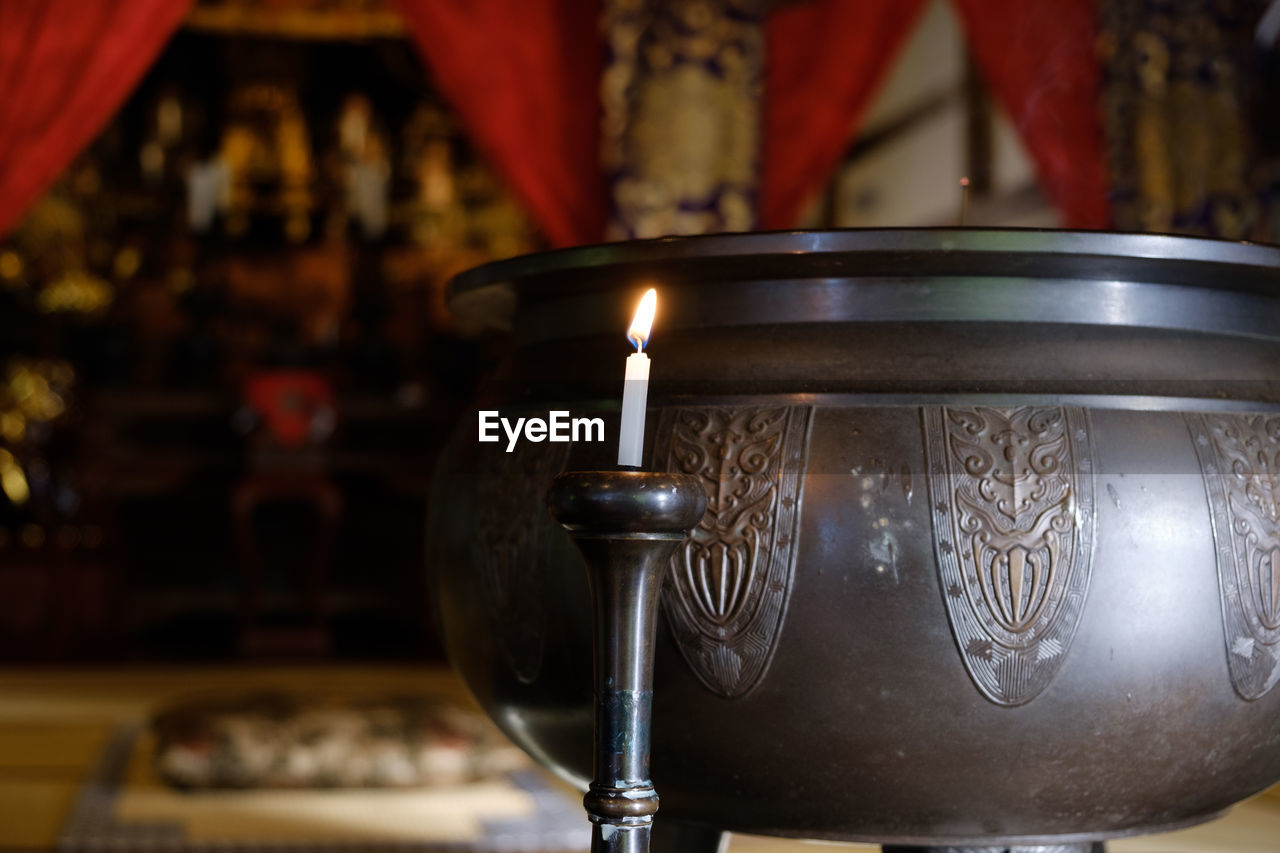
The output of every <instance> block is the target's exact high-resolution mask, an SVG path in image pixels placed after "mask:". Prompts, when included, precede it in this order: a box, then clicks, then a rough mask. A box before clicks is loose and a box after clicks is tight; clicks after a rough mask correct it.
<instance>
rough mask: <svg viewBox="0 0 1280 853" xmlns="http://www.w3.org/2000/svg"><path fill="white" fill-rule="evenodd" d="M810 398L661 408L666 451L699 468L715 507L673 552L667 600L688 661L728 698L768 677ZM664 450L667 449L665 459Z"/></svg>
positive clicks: (673, 463) (786, 591)
mask: <svg viewBox="0 0 1280 853" xmlns="http://www.w3.org/2000/svg"><path fill="white" fill-rule="evenodd" d="M811 412H812V410H811V409H810V408H809V407H806V406H777V407H768V408H758V407H727V408H717V407H708V408H678V409H668V410H666V411H664V412H663V415H662V420H661V422H660V424H659V428H658V439H657V441H658V443H657V445H656V446H657V447H658V448H664V449H665V454H664V452H663V451H661V450H660V451H659V456H658V459H659V460H660V462H662V461H665V464H666V469H665V470H668V471H682V472H685V473H688V474H695V475H697V476H698V477H700V478H701V479H702V483H703V486H704V487H705V488H706V490H707V513H706V515H705V516H704V517H703V519H702V522H701V523H700V524H699V525H698V527H696V528H695V529H694V531H693V533H692V534H691V535H690V537H689V540H688V541H687V542H686V543H685V545H684V547H683V548H681V549H680V551H678V552H677V553H676V555H675V556H674V557H673V558H672V567H671V576H670V577H669V579H668V581H667V585H666V587H665V588H664V589H663V609H664V612H665V613H666V617H667V621H668V623H669V624H670V625H671V628H672V631H673V633H674V635H675V638H676V642H677V644H678V645H679V647H680V651H681V653H682V654H683V655H684V658H685V660H686V661H688V663H689V666H690V667H691V668H692V669H693V671H694V673H695V674H697V676H698V678H699V679H700V680H701V681H702V683H703V684H705V685H706V686H707V687H708V688H710V689H711V690H713V691H715V692H716V693H717V694H719V695H721V696H724V697H726V698H735V697H738V696H742V695H745V694H746V693H747V692H749V691H750V690H751V689H752V688H753V687H755V686H756V685H757V684H758V683H759V682H760V679H761V678H763V676H764V674H765V672H766V670H767V669H768V666H769V661H770V659H771V658H772V657H773V652H774V648H775V647H776V645H777V641H778V634H779V632H780V630H781V628H782V622H783V618H784V616H785V614H786V607H787V598H788V597H789V595H790V592H791V581H792V576H793V573H794V567H795V540H796V527H797V524H798V521H799V516H800V494H801V482H800V478H801V474H802V473H803V471H804V466H805V458H806V456H807V454H808V439H809V420H810V415H811ZM664 455H665V459H664Z"/></svg>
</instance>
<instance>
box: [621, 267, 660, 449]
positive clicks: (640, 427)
mask: <svg viewBox="0 0 1280 853" xmlns="http://www.w3.org/2000/svg"><path fill="white" fill-rule="evenodd" d="M657 308H658V292H657V291H656V290H654V289H653V288H649V290H647V291H645V294H644V297H643V298H641V300H640V305H639V306H638V307H637V308H636V315H635V317H634V318H633V319H632V321H631V327H630V328H628V329H627V340H629V341H631V342H632V343H633V344H635V345H636V351H635V352H634V353H632V354H631V355H630V356H629V357H628V358H627V375H626V381H625V382H624V383H623V385H622V427H621V429H620V431H619V433H618V464H619V465H626V466H629V467H632V468H639V467H640V456H641V454H642V453H643V451H644V416H645V413H646V412H647V408H646V406H645V401H646V400H647V399H648V397H649V356H647V355H645V354H644V345H645V344H647V343H648V342H649V331H650V329H652V328H653V314H654V312H655V311H656V310H657Z"/></svg>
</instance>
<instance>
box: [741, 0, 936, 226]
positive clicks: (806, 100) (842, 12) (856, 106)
mask: <svg viewBox="0 0 1280 853" xmlns="http://www.w3.org/2000/svg"><path fill="white" fill-rule="evenodd" d="M923 7H924V2H923V0H812V2H805V3H795V4H792V5H786V6H782V7H780V8H779V9H777V10H776V11H775V12H773V13H772V14H771V15H770V17H769V19H768V21H767V23H766V25H765V40H766V46H765V49H766V51H767V53H766V59H765V85H764V97H765V104H764V139H763V143H762V145H763V158H764V159H763V163H764V168H763V174H762V175H761V179H760V216H759V221H760V227H762V228H766V229H776V228H793V227H795V225H796V222H797V220H799V218H800V215H801V213H802V212H803V211H802V209H803V207H804V204H805V203H806V202H807V201H808V200H809V199H810V198H811V197H812V195H813V194H814V193H816V192H817V191H818V190H819V189H820V188H821V187H822V185H823V184H824V183H826V181H827V180H828V179H829V178H830V177H831V173H832V171H833V170H834V169H835V168H836V165H837V164H838V163H839V162H840V157H841V155H843V154H844V152H845V149H846V148H848V146H849V141H850V140H851V139H852V138H853V136H854V134H855V132H856V130H857V124H858V121H859V119H860V118H861V116H862V113H863V111H864V110H866V108H867V106H868V105H869V104H870V103H871V99H872V97H873V96H874V95H875V93H876V92H877V91H878V90H879V88H880V84H881V82H882V81H883V78H884V74H885V72H886V71H887V70H888V69H889V67H890V66H891V65H892V61H893V59H894V57H895V56H896V55H897V53H898V49H899V48H900V47H901V46H902V43H903V39H904V37H905V36H906V35H907V34H908V33H909V32H910V31H911V28H912V26H913V25H914V24H915V23H916V21H917V19H918V18H919V15H920V10H921V9H922V8H923Z"/></svg>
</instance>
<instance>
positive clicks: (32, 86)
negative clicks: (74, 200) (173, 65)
mask: <svg viewBox="0 0 1280 853" xmlns="http://www.w3.org/2000/svg"><path fill="white" fill-rule="evenodd" d="M190 5H191V0H3V2H0V235H3V234H5V233H6V232H8V230H9V229H10V228H12V227H13V225H14V224H15V223H16V222H17V221H18V220H19V219H20V218H21V216H22V214H23V212H25V211H26V209H27V207H28V205H30V204H31V203H32V202H33V201H35V200H36V198H37V197H39V195H40V193H41V192H43V191H44V190H45V188H47V187H48V186H49V184H50V183H51V182H52V181H53V179H54V178H55V177H57V175H58V173H59V172H61V171H62V170H63V169H65V168H66V167H67V164H68V163H70V162H71V160H72V158H74V157H75V155H76V154H78V153H79V152H80V150H81V149H82V148H84V147H85V146H86V145H88V144H89V142H90V141H91V140H92V139H93V137H94V136H95V135H96V134H97V133H98V131H99V130H101V129H102V126H103V125H104V124H106V122H107V119H109V118H110V117H111V116H112V115H113V114H114V113H115V111H116V110H117V109H118V108H119V107H120V104H121V103H122V102H123V101H124V99H125V97H126V96H127V95H128V94H129V92H130V91H131V90H132V89H133V87H134V85H136V84H137V82H138V80H139V78H141V77H142V74H143V72H144V71H146V70H147V68H149V67H150V66H151V63H152V61H154V60H155V58H156V55H157V54H158V53H159V52H160V49H161V48H162V47H163V46H164V44H165V42H166V41H168V39H169V36H170V35H171V34H172V33H173V31H174V29H175V28H176V27H177V26H178V24H179V23H180V22H181V21H182V19H183V17H184V16H185V15H186V13H187V9H188V7H189V6H190Z"/></svg>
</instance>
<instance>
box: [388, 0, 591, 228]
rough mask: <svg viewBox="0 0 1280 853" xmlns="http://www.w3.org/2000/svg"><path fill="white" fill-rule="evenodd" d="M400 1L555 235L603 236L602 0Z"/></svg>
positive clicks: (495, 158) (439, 71)
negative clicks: (600, 1)
mask: <svg viewBox="0 0 1280 853" xmlns="http://www.w3.org/2000/svg"><path fill="white" fill-rule="evenodd" d="M397 3H398V5H399V8H400V11H401V13H402V14H403V15H404V17H405V19H406V21H407V22H408V24H409V29H410V30H411V31H412V33H413V36H414V38H415V40H416V41H417V43H418V46H419V48H420V49H421V52H422V55H423V57H424V58H425V60H426V63H427V65H428V66H429V67H430V69H431V71H432V73H433V75H434V82H435V83H436V85H437V86H438V87H439V89H440V91H441V92H443V94H444V95H445V97H446V98H448V99H449V101H450V103H451V104H452V105H453V108H454V109H455V110H456V111H457V113H458V115H459V116H460V117H461V118H462V122H463V124H464V125H465V126H466V128H467V131H468V134H469V136H470V138H471V140H472V142H474V143H475V145H476V147H477V148H478V149H479V150H480V151H481V152H482V153H484V154H485V155H486V156H487V157H488V158H489V161H490V162H491V163H492V164H493V165H494V167H495V168H496V169H497V170H498V172H499V173H500V174H502V175H503V177H505V178H506V180H507V182H508V185H509V186H511V188H512V189H513V190H514V191H515V192H516V194H517V195H518V196H519V197H520V198H521V199H522V200H523V201H524V202H525V205H526V207H527V208H528V210H529V211H530V213H532V215H533V217H534V220H535V221H536V222H537V223H538V225H539V226H540V227H541V228H542V231H543V233H545V234H546V235H547V238H548V239H549V240H550V241H551V242H552V243H553V244H554V245H557V246H567V245H573V244H577V243H590V242H594V241H597V240H599V239H600V238H601V236H602V234H603V231H604V219H605V187H604V178H603V176H602V175H601V173H600V165H599V164H600V69H601V66H602V65H603V62H602V60H603V52H604V46H603V41H602V39H601V37H600V4H599V0H539V2H534V0H397Z"/></svg>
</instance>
